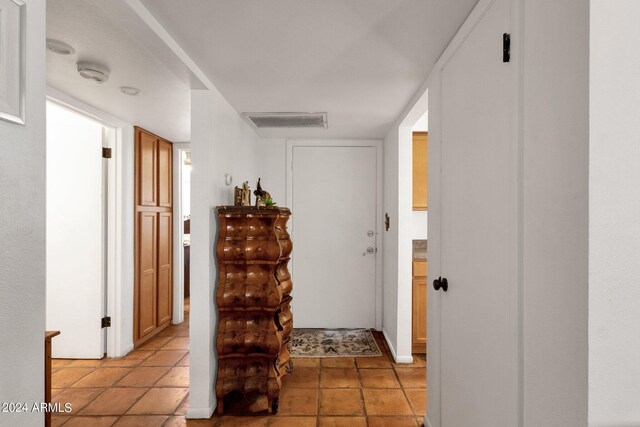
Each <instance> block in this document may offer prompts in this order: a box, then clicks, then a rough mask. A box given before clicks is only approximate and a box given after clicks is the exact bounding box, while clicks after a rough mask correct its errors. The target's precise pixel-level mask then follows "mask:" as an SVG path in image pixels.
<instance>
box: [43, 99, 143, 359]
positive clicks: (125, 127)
mask: <svg viewBox="0 0 640 427" xmlns="http://www.w3.org/2000/svg"><path fill="white" fill-rule="evenodd" d="M46 100H47V101H50V102H52V103H54V104H56V105H59V106H62V107H64V108H67V109H69V110H71V111H74V112H76V113H78V114H80V115H83V116H85V117H87V118H89V119H91V120H94V121H96V122H98V123H100V124H101V125H103V126H104V127H105V132H104V141H103V146H105V147H108V148H111V155H112V157H111V161H109V162H107V165H108V166H107V174H108V178H107V193H106V195H105V197H106V200H107V210H106V214H107V216H106V221H107V232H106V236H105V243H106V270H107V289H106V294H107V314H106V315H107V316H109V317H111V327H109V328H106V329H107V331H106V337H107V346H106V353H107V357H120V356H124V355H125V354H127V353H128V352H129V351H131V350H132V349H133V336H132V332H131V330H132V328H131V327H130V325H131V324H132V322H133V316H132V313H133V294H130V293H131V292H132V290H133V288H132V283H133V264H132V262H131V260H129V259H128V255H127V254H133V239H132V238H131V239H130V240H129V239H128V238H127V236H128V234H130V232H129V231H127V230H128V229H129V227H132V224H131V223H130V222H128V221H127V220H126V218H127V217H128V212H129V210H130V209H131V208H132V204H129V203H127V196H128V194H129V191H128V187H131V190H133V188H132V186H131V185H130V184H128V183H127V181H126V179H127V170H126V165H127V164H128V163H129V161H132V154H133V153H132V151H133V150H132V147H133V127H132V126H131V125H130V124H129V123H127V122H125V121H123V120H121V119H119V118H117V117H114V116H111V115H110V114H108V113H105V112H104V111H102V110H99V109H97V108H95V107H93V106H91V105H89V104H86V103H84V102H82V101H80V100H78V99H76V98H74V97H72V96H70V95H67V94H66V93H64V92H61V91H59V90H57V89H55V88H53V87H51V86H47V98H46ZM128 145H130V147H128ZM129 149H131V150H129ZM131 194H133V191H131ZM131 229H132V228H131ZM129 312H130V314H129V315H127V313H129Z"/></svg>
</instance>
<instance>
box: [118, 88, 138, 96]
mask: <svg viewBox="0 0 640 427" xmlns="http://www.w3.org/2000/svg"><path fill="white" fill-rule="evenodd" d="M120 92H122V93H124V94H125V95H131V96H138V95H140V94H142V91H141V90H140V89H138V88H135V87H131V86H120Z"/></svg>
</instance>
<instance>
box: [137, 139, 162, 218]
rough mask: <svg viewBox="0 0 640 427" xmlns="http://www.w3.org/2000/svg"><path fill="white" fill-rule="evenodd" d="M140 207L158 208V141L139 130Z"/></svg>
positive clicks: (138, 180) (138, 179)
mask: <svg viewBox="0 0 640 427" xmlns="http://www.w3.org/2000/svg"><path fill="white" fill-rule="evenodd" d="M138 135H139V136H138V138H139V142H138V147H137V148H138V153H137V157H138V158H137V162H138V165H137V166H138V170H137V172H138V176H137V177H136V178H137V185H138V205H142V206H158V162H157V159H158V143H157V139H156V138H155V137H154V136H152V135H149V134H147V133H145V132H142V131H140V130H138Z"/></svg>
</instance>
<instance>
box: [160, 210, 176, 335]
mask: <svg viewBox="0 0 640 427" xmlns="http://www.w3.org/2000/svg"><path fill="white" fill-rule="evenodd" d="M172 217H173V215H172V214H171V212H165V213H161V214H159V222H158V325H162V324H163V323H165V322H169V321H170V320H171V312H172V289H173V286H171V285H172V278H173V268H172V264H173V257H172V252H171V248H172V240H173V239H172V233H173V226H172V224H173V223H172Z"/></svg>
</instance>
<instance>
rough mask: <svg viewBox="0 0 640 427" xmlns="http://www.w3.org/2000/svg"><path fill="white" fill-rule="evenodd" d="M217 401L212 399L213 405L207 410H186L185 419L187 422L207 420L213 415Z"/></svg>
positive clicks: (190, 408)
mask: <svg viewBox="0 0 640 427" xmlns="http://www.w3.org/2000/svg"><path fill="white" fill-rule="evenodd" d="M216 405H217V401H216V399H215V397H214V399H213V403H212V404H211V405H210V406H209V407H208V408H192V407H189V409H187V414H186V416H185V418H187V419H188V420H203V419H205V420H208V419H209V418H211V416H212V415H213V411H214V410H215V409H216Z"/></svg>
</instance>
